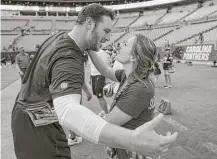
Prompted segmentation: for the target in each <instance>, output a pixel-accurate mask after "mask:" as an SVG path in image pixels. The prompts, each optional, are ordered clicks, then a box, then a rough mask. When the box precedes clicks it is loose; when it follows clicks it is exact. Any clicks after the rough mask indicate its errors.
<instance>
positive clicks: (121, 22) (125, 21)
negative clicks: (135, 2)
mask: <svg viewBox="0 0 217 159" xmlns="http://www.w3.org/2000/svg"><path fill="white" fill-rule="evenodd" d="M136 18H138V16H136V17H122V18H121V17H120V18H119V19H118V21H117V23H116V24H115V26H114V27H115V28H119V27H127V26H129V25H130V24H131V23H132V22H133V21H134V20H136Z"/></svg>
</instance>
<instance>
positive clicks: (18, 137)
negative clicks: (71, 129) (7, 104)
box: [11, 103, 71, 159]
mask: <svg viewBox="0 0 217 159" xmlns="http://www.w3.org/2000/svg"><path fill="white" fill-rule="evenodd" d="M11 128H12V134H13V141H14V150H15V154H16V157H17V159H71V153H70V148H69V146H68V143H67V139H66V135H65V132H64V130H63V129H62V127H61V126H60V125H59V123H58V122H56V123H53V124H49V125H45V126H39V127H35V126H34V125H33V123H32V121H31V119H30V117H29V116H28V114H27V113H26V112H25V111H24V110H23V108H22V105H21V104H19V103H15V106H14V108H13V111H12V120H11Z"/></svg>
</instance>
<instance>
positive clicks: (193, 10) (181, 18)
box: [175, 8, 199, 23]
mask: <svg viewBox="0 0 217 159" xmlns="http://www.w3.org/2000/svg"><path fill="white" fill-rule="evenodd" d="M198 9H199V8H196V9H195V10H193V11H192V12H190V13H188V14H187V15H185V16H184V17H182V18H180V19H178V20H177V21H175V23H177V22H179V21H182V20H184V19H185V18H186V17H188V16H189V15H191V14H192V13H194V12H196V11H197V10H198Z"/></svg>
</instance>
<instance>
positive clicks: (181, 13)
mask: <svg viewBox="0 0 217 159" xmlns="http://www.w3.org/2000/svg"><path fill="white" fill-rule="evenodd" d="M195 9H197V5H196V4H191V5H187V6H181V7H174V8H172V10H171V13H167V14H166V15H165V16H164V17H163V19H162V20H161V21H160V23H158V24H163V23H174V22H176V21H177V20H179V19H181V18H183V17H185V16H186V15H188V14H190V13H191V12H193V11H194V10H195Z"/></svg>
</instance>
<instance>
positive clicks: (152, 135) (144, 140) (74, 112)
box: [53, 94, 177, 156]
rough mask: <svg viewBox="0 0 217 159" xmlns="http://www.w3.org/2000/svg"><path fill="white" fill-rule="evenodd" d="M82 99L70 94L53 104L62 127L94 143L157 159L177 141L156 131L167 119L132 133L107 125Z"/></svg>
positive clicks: (157, 120) (144, 126) (173, 136)
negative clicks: (157, 156)
mask: <svg viewBox="0 0 217 159" xmlns="http://www.w3.org/2000/svg"><path fill="white" fill-rule="evenodd" d="M80 98H81V96H80V95H78V94H70V95H66V96H62V97H58V98H55V99H54V100H53V103H54V108H55V111H56V113H57V116H58V119H59V123H60V124H61V125H62V126H63V127H66V128H68V129H69V130H72V131H74V132H75V133H77V134H79V135H81V136H82V137H84V138H85V139H88V140H89V141H91V142H94V143H102V144H106V145H107V146H110V147H114V148H121V149H127V150H130V151H135V152H138V153H140V154H143V155H147V156H156V155H159V154H160V153H162V151H165V150H166V149H167V148H168V147H169V145H170V144H171V143H173V142H174V141H175V140H176V138H177V133H174V134H173V135H169V136H165V137H164V136H160V135H158V134H157V133H156V132H155V131H154V128H155V127H156V126H157V125H158V124H159V123H160V121H161V120H162V118H163V115H158V116H157V117H156V118H155V119H153V120H152V121H151V122H148V123H146V124H144V125H142V126H140V127H138V128H137V129H136V130H128V129H125V128H122V127H120V126H117V125H113V124H111V123H108V122H106V121H105V120H103V119H102V118H100V117H99V116H97V115H96V114H95V113H93V112H92V111H90V110H89V109H87V108H86V107H84V106H82V105H80V104H79V103H80Z"/></svg>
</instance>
